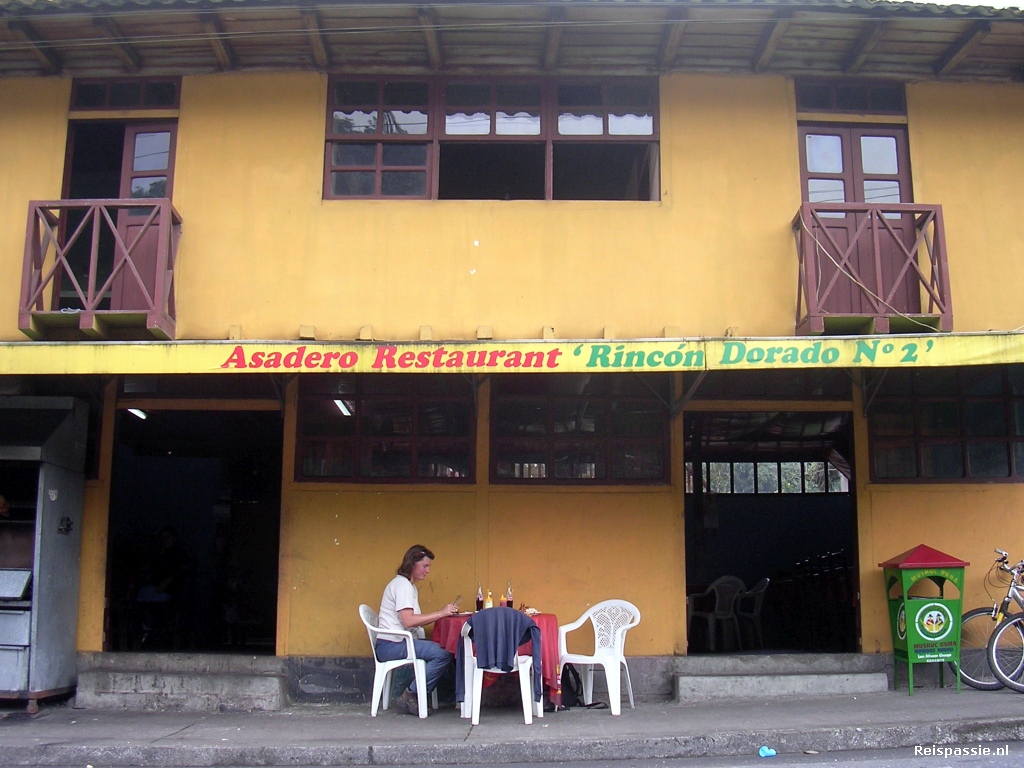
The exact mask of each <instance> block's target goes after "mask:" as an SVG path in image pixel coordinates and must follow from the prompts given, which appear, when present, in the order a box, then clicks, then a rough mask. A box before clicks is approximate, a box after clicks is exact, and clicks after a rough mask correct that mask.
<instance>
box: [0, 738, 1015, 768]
mask: <svg viewBox="0 0 1024 768" xmlns="http://www.w3.org/2000/svg"><path fill="white" fill-rule="evenodd" d="M933 749H935V750H951V751H950V752H949V753H934V752H928V751H927V745H925V746H923V747H922V748H921V750H919V751H917V750H915V749H871V750H863V751H844V752H830V753H826V754H811V755H806V754H804V755H778V756H776V757H771V758H764V759H762V758H761V757H759V756H756V755H754V756H751V757H713V758H712V757H709V758H681V759H679V760H602V761H596V762H595V761H581V762H556V763H507V764H504V765H503V766H502V768H747V767H748V766H757V768H824V767H825V766H829V768H835V766H845V768H1010V766H1014V767H1016V766H1019V765H1021V764H1022V762H1021V761H1022V759H1024V742H1009V743H1003V744H994V743H985V744H960V745H946V746H941V747H935V748H933ZM986 749H988V750H989V752H990V754H984V752H985V750H986ZM957 750H959V753H958V752H957ZM0 768H24V767H23V766H7V765H4V764H3V763H0ZM47 768H104V767H103V766H101V765H95V766H83V765H77V766H47ZM179 768H189V767H188V766H180V767H179ZM224 768H231V766H225V767H224ZM266 768H302V766H294V765H293V766H287V767H285V766H266ZM394 768H421V766H394ZM460 768H495V766H494V765H493V764H490V765H480V766H461V767H460Z"/></svg>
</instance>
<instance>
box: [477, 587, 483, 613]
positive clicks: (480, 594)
mask: <svg viewBox="0 0 1024 768" xmlns="http://www.w3.org/2000/svg"><path fill="white" fill-rule="evenodd" d="M476 609H477V610H478V611H482V610H483V609H484V590H483V588H482V587H481V586H480V582H479V581H478V582H477V583H476Z"/></svg>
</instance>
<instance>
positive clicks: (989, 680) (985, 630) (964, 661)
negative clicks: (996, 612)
mask: <svg viewBox="0 0 1024 768" xmlns="http://www.w3.org/2000/svg"><path fill="white" fill-rule="evenodd" d="M995 628H996V620H995V619H994V618H993V617H992V609H991V608H975V609H974V610H972V611H968V612H967V613H965V614H964V617H963V619H962V621H961V624H960V679H961V680H962V681H963V682H964V684H966V685H969V686H971V688H977V689H978V690H979V691H998V690H999V689H1000V688H1002V687H1003V684H1002V683H1001V682H1000V681H999V679H998V678H997V677H996V676H995V673H993V672H992V667H990V666H989V663H988V641H989V638H990V637H991V636H992V632H993V631H995ZM946 663H947V664H948V665H949V668H950V669H952V670H953V674H956V662H953V661H948V662H946Z"/></svg>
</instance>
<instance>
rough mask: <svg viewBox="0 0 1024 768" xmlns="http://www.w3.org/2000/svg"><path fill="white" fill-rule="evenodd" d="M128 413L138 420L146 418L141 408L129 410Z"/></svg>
mask: <svg viewBox="0 0 1024 768" xmlns="http://www.w3.org/2000/svg"><path fill="white" fill-rule="evenodd" d="M128 413H130V414H131V415H132V416H137V417H139V418H140V419H145V418H146V412H145V411H144V410H142V409H141V408H129V409H128Z"/></svg>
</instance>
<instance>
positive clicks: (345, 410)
mask: <svg viewBox="0 0 1024 768" xmlns="http://www.w3.org/2000/svg"><path fill="white" fill-rule="evenodd" d="M334 404H335V405H336V406H338V410H339V411H341V415H342V416H351V415H352V411H350V410H349V408H348V406H347V405H345V401H344V400H335V401H334ZM142 418H146V417H145V416H143V417H142Z"/></svg>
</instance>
